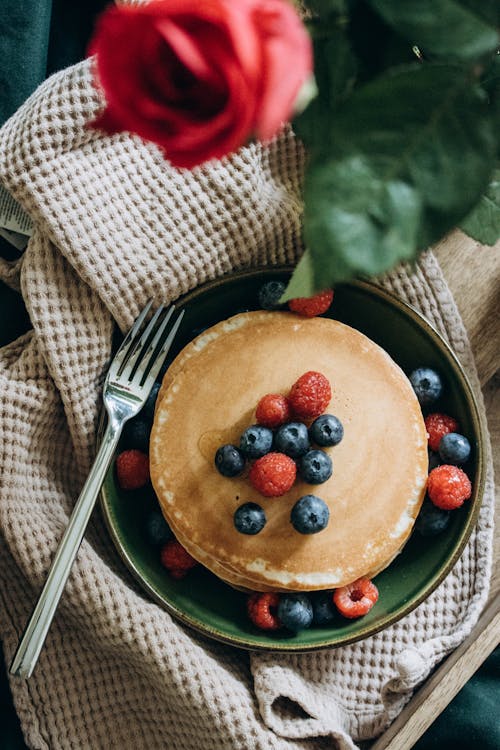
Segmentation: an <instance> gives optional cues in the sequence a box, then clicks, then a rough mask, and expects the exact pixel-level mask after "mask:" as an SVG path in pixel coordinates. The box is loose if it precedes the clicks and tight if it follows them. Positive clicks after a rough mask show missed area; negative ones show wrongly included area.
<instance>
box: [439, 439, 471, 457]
mask: <svg viewBox="0 0 500 750" xmlns="http://www.w3.org/2000/svg"><path fill="white" fill-rule="evenodd" d="M439 455H440V456H441V459H442V460H443V461H444V463H445V464H464V463H465V462H466V461H468V459H469V456H470V443H469V441H468V440H467V438H466V437H464V436H463V435H459V434H458V432H449V433H448V434H447V435H443V437H442V438H441V441H440V443H439Z"/></svg>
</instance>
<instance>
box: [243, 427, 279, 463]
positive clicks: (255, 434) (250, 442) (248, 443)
mask: <svg viewBox="0 0 500 750" xmlns="http://www.w3.org/2000/svg"><path fill="white" fill-rule="evenodd" d="M272 444H273V432H272V430H270V429H269V427H262V425H260V424H254V425H252V426H251V427H247V429H246V430H245V432H244V433H243V435H242V436H241V438H240V451H241V452H242V453H244V455H245V456H248V458H260V457H261V456H265V455H266V453H269V451H270V450H271V446H272Z"/></svg>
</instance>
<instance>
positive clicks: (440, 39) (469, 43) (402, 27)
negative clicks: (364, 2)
mask: <svg viewBox="0 0 500 750" xmlns="http://www.w3.org/2000/svg"><path fill="white" fill-rule="evenodd" d="M368 3H369V4H370V5H371V6H372V8H374V10H376V11H377V12H378V13H380V15H381V16H382V18H383V19H384V20H385V21H386V22H387V23H388V24H389V25H390V26H392V27H393V28H394V29H395V30H396V31H398V32H399V33H400V34H402V35H403V36H404V37H406V38H407V39H408V41H409V42H410V43H411V44H416V45H417V46H418V47H419V48H420V49H422V50H423V51H424V52H425V53H431V54H432V55H433V56H436V57H440V58H447V59H448V60H453V59H456V60H472V59H474V58H479V57H481V56H482V55H484V54H487V53H489V52H492V51H493V50H495V49H496V48H497V47H498V45H499V44H500V37H499V34H498V30H497V29H496V28H495V25H494V19H495V18H496V16H497V15H498V2H497V3H496V6H497V7H496V8H495V3H494V2H493V0H489V1H488V2H487V3H486V6H487V7H486V8H485V10H484V11H481V10H480V9H478V7H480V6H481V0H475V3H472V2H467V1H465V2H464V1H463V0H400V2H397V1H395V0H368ZM492 24H493V25H492Z"/></svg>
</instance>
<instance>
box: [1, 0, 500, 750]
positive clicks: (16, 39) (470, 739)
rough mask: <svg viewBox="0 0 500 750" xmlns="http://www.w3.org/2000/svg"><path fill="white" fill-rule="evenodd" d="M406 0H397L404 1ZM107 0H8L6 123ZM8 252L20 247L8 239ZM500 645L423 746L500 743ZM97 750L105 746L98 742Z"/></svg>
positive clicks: (6, 735) (76, 47) (12, 720)
mask: <svg viewBox="0 0 500 750" xmlns="http://www.w3.org/2000/svg"><path fill="white" fill-rule="evenodd" d="M397 1H398V0H395V2H397ZM107 4H108V3H105V2H102V0H86V1H83V0H80V2H67V0H53V2H50V0H2V2H1V3H0V60H1V63H0V92H1V93H0V124H1V123H2V122H4V121H5V120H6V119H7V118H8V117H9V116H10V115H11V114H12V113H13V112H14V111H15V110H16V109H17V107H19V106H20V105H21V104H22V103H23V101H24V100H25V99H26V98H27V97H28V96H29V95H30V94H31V92H32V91H33V90H34V89H35V88H36V87H37V85H38V84H39V83H41V82H42V81H43V80H44V79H45V78H46V77H47V76H48V75H50V74H51V73H53V72H55V71H56V70H60V69H62V68H64V67H66V66H67V65H71V64H72V63H74V62H77V61H78V60H80V59H82V57H84V55H85V49H86V46H87V41H88V37H89V34H90V32H91V29H92V27H93V23H94V19H95V16H96V14H97V13H98V12H99V11H100V10H101V9H102V8H103V7H105V6H106V5H107ZM0 254H1V255H3V256H4V257H8V258H15V257H16V255H17V251H16V250H14V249H13V248H12V247H11V246H10V245H8V244H7V243H5V242H4V241H3V240H1V239H0ZM0 321H1V323H2V324H1V326H0V345H3V344H5V343H7V342H8V341H11V340H13V339H14V338H16V337H17V336H19V335H20V334H21V333H23V332H24V331H26V330H27V329H28V327H29V320H28V317H27V315H26V311H25V309H24V306H23V304H22V300H21V299H20V297H19V296H18V295H17V294H15V293H14V292H12V291H11V290H10V289H8V288H7V287H5V286H4V285H3V284H0ZM499 678H500V649H497V650H496V651H495V652H494V653H493V654H492V655H491V657H490V658H489V659H488V660H487V661H486V663H485V664H484V665H483V667H482V668H481V669H480V670H479V671H478V672H477V674H476V675H475V676H474V678H473V679H471V680H470V681H469V682H468V683H467V685H466V686H465V687H464V688H463V690H462V691H461V692H460V693H459V695H458V696H457V697H456V698H455V699H454V701H453V702H452V703H451V704H450V706H449V707H448V708H447V709H446V710H445V711H444V712H443V713H442V714H441V716H440V717H439V718H438V719H437V720H436V721H435V722H434V724H433V725H432V727H431V728H430V729H429V730H428V731H427V732H426V733H425V735H424V736H423V737H422V738H421V739H420V740H419V742H417V744H416V745H415V750H431V749H432V748H435V749H436V750H437V749H438V748H439V750H448V748H449V749H450V750H451V749H453V750H470V748H472V747H474V746H476V747H478V748H481V750H498V748H500V721H499V719H498V703H499V697H500V696H499V690H498V685H499ZM0 747H1V748H2V750H24V748H25V747H26V746H25V744H24V742H23V739H22V734H21V731H20V728H19V721H18V719H17V716H16V714H15V711H14V708H13V706H12V700H11V697H10V692H9V687H8V682H7V678H6V673H5V670H4V669H0ZM95 750H98V749H97V748H96V749H95Z"/></svg>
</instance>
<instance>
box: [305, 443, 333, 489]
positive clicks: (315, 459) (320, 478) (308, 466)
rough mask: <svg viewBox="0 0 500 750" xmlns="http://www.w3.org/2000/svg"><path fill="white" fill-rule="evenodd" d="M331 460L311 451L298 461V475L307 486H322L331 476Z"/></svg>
mask: <svg viewBox="0 0 500 750" xmlns="http://www.w3.org/2000/svg"><path fill="white" fill-rule="evenodd" d="M332 471H333V467H332V459H331V458H330V456H329V455H328V453H325V451H320V450H316V449H313V450H311V451H308V452H307V453H306V455H305V456H302V458H301V459H300V461H299V473H300V476H301V477H302V479H303V480H304V482H307V484H322V483H323V482H326V480H327V479H329V478H330V477H331V476H332Z"/></svg>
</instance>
